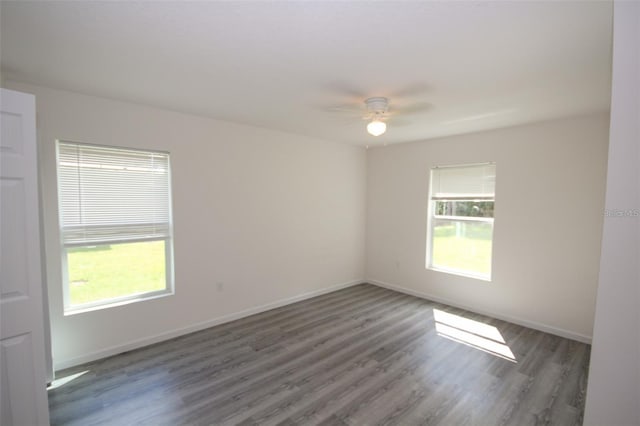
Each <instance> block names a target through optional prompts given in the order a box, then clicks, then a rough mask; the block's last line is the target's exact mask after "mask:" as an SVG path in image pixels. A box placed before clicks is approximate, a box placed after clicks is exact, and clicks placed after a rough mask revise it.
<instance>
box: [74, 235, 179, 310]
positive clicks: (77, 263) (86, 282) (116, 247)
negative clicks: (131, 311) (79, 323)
mask: <svg viewBox="0 0 640 426" xmlns="http://www.w3.org/2000/svg"><path fill="white" fill-rule="evenodd" d="M67 261H68V271H69V296H70V300H71V305H72V306H73V305H80V304H85V303H91V302H97V301H103V300H106V299H114V298H120V297H125V296H131V295H135V294H139V293H147V292H153V291H161V290H164V289H165V288H166V282H167V281H166V277H165V273H166V267H165V241H149V242H140V243H126V244H111V245H100V246H85V247H78V248H69V249H67Z"/></svg>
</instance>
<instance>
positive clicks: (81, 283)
mask: <svg viewBox="0 0 640 426" xmlns="http://www.w3.org/2000/svg"><path fill="white" fill-rule="evenodd" d="M57 147H58V197H59V209H60V228H61V229H60V235H61V239H62V264H63V265H62V266H63V268H62V270H63V288H64V306H65V312H73V311H78V310H85V309H88V308H94V307H98V306H105V305H111V304H116V303H121V302H125V301H132V300H140V299H144V298H149V297H155V296H159V295H163V294H170V293H172V291H173V273H172V258H173V256H172V225H171V189H170V187H171V183H170V168H169V154H167V153H164V152H153V151H140V150H133V149H122V148H115V147H106V146H98V145H88V144H80V143H73V142H63V141H58V146H57Z"/></svg>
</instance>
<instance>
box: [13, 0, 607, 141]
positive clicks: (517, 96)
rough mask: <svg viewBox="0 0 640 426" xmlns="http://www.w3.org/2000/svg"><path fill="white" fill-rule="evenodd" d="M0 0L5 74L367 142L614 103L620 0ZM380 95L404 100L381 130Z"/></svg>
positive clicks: (582, 110)
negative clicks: (370, 123)
mask: <svg viewBox="0 0 640 426" xmlns="http://www.w3.org/2000/svg"><path fill="white" fill-rule="evenodd" d="M0 7H1V9H0V13H1V26H0V37H1V38H0V40H1V55H2V56H1V65H2V72H3V75H4V78H5V79H10V80H16V81H22V82H27V83H34V84H41V85H45V86H49V87H54V88H61V89H68V90H72V91H77V92H82V93H87V94H92V95H98V96H104V97H109V98H116V99H122V100H127V101H132V102H136V103H141V104H147V105H153V106H158V107H163V108H168V109H172V110H177V111H183V112H187V113H193V114H198V115H204V116H209V117H214V118H219V119H224V120H229V121H234V122H240V123H246V124H251V125H255V126H262V127H267V128H272V129H278V130H283V131H286V132H292V133H298V134H303V135H309V136H313V137H319V138H323V139H329V140H334V141H342V142H348V143H354V144H358V145H377V144H383V143H395V142H406V141H415V140H422V139H427V138H432V137H437V136H444V135H451V134H459V133H466V132H472V131H478V130H484V129H490V128H497V127H504V126H510V125H514V124H520V123H526V122H533V121H540V120H545V119H549V118H555V117H562V116H570V115H577V114H582V113H588V112H593V111H599V110H607V109H608V108H609V97H610V66H611V58H610V57H611V47H610V46H611V18H612V4H611V2H609V1H607V2H593V1H591V2H575V1H574V2H559V1H555V2H538V1H532V2H529V1H509V2H498V1H481V2H478V1H476V2H402V3H401V2H391V1H380V2H355V1H343V2H324V1H323V2H240V1H231V2H60V1H57V2H15V3H14V2H6V1H2V3H1V6H0ZM369 96H387V97H389V100H390V107H391V109H392V111H393V110H395V111H396V112H397V113H396V114H395V115H394V116H392V117H391V118H390V119H389V122H388V125H389V128H388V131H387V133H386V134H385V135H383V136H380V137H378V138H373V137H372V136H369V135H367V134H366V132H365V124H366V123H365V122H364V121H363V120H362V119H361V118H360V115H361V114H360V113H359V112H356V111H350V110H349V107H350V106H355V107H356V109H357V108H359V106H360V105H363V104H362V102H363V101H364V99H365V98H367V97H369ZM403 108H404V110H405V112H404V113H403V112H402V110H403Z"/></svg>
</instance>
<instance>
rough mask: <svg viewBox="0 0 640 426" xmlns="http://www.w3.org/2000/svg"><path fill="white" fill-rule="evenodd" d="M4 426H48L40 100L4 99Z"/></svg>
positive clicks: (0, 294)
mask: <svg viewBox="0 0 640 426" xmlns="http://www.w3.org/2000/svg"><path fill="white" fill-rule="evenodd" d="M0 106H1V108H0V110H1V111H0V117H1V120H0V240H1V244H0V400H1V403H2V405H0V424H2V425H7V426H8V425H45V424H49V407H48V402H47V390H46V367H45V343H44V339H45V337H44V322H43V320H44V318H43V300H42V270H41V263H40V219H39V209H38V169H37V156H36V155H37V153H36V128H35V98H34V97H33V96H32V95H27V94H24V93H19V92H14V91H11V90H5V89H1V92H0Z"/></svg>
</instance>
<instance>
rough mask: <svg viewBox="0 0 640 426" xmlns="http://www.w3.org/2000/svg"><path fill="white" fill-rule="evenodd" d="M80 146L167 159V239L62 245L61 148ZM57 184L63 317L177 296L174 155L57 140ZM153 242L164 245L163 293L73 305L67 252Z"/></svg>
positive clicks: (155, 151) (156, 291) (139, 239)
mask: <svg viewBox="0 0 640 426" xmlns="http://www.w3.org/2000/svg"><path fill="white" fill-rule="evenodd" d="M61 143H67V144H77V145H80V146H89V147H98V148H107V149H114V150H123V151H137V152H141V153H148V154H154V153H155V154H163V155H166V158H167V174H168V176H167V180H168V183H167V185H168V186H167V191H168V199H167V202H168V205H167V209H168V214H169V224H168V232H167V235H166V236H163V237H152V238H137V239H126V240H114V239H109V240H104V241H92V242H90V243H88V244H83V243H68V244H65V243H64V241H63V231H62V230H63V218H62V214H63V213H62V196H61V194H62V188H61V179H60V171H59V169H60V144H61ZM55 145H56V180H57V182H56V183H57V197H58V223H59V224H58V231H59V242H60V258H61V262H62V296H63V311H64V312H63V313H64V315H65V316H66V315H72V314H77V313H82V312H88V311H94V310H99V309H106V308H111V307H115V306H121V305H124V304H128V303H133V302H141V301H145V300H152V299H157V298H160V297H165V296H170V295H173V294H175V280H174V265H173V237H174V236H173V190H172V179H171V177H172V175H171V155H170V153H169V152H166V151H158V150H151V149H139V148H130V147H123V146H116V145H103V144H92V143H85V142H75V141H70V140H65V139H57V140H56V143H55ZM154 241H164V263H165V286H164V289H161V290H155V291H147V292H142V293H133V294H129V295H125V296H120V297H113V298H108V299H101V300H97V301H93V302H87V303H81V304H77V305H72V304H71V288H70V282H69V261H68V250H69V249H71V248H78V247H94V246H101V245H118V244H132V243H140V242H154Z"/></svg>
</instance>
